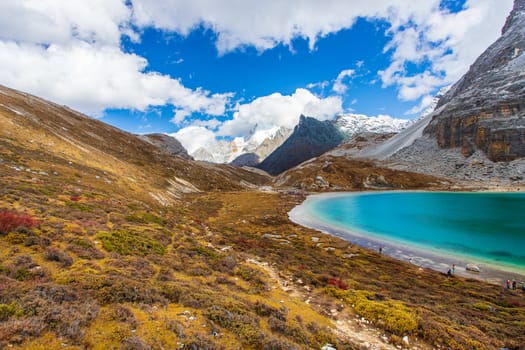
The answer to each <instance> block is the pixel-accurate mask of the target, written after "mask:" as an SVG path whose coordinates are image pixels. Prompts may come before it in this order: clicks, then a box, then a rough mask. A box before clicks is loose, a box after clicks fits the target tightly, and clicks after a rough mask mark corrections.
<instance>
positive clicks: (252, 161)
mask: <svg viewBox="0 0 525 350" xmlns="http://www.w3.org/2000/svg"><path fill="white" fill-rule="evenodd" d="M257 164H259V156H258V155H257V154H255V153H244V154H241V155H240V156H238V157H237V158H235V159H234V160H233V161H232V162H230V165H235V166H251V167H254V166H256V165H257Z"/></svg>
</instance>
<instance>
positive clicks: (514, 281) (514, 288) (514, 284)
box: [512, 278, 516, 290]
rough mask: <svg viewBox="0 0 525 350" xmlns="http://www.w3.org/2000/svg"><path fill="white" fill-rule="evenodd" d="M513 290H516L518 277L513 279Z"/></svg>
mask: <svg viewBox="0 0 525 350" xmlns="http://www.w3.org/2000/svg"><path fill="white" fill-rule="evenodd" d="M512 290H516V279H515V278H513V279H512Z"/></svg>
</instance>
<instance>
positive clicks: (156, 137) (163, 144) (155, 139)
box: [139, 134, 193, 159]
mask: <svg viewBox="0 0 525 350" xmlns="http://www.w3.org/2000/svg"><path fill="white" fill-rule="evenodd" d="M139 138H140V139H142V140H144V141H146V142H149V143H151V144H152V145H154V146H156V147H158V148H159V149H160V150H162V151H164V152H166V153H168V154H171V155H172V156H179V157H182V158H184V159H193V157H192V156H190V155H189V154H188V151H186V149H185V148H184V146H182V144H181V143H180V142H179V141H178V140H177V139H176V138H174V137H171V136H169V135H165V134H146V135H139Z"/></svg>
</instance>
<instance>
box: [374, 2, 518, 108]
mask: <svg viewBox="0 0 525 350" xmlns="http://www.w3.org/2000/svg"><path fill="white" fill-rule="evenodd" d="M434 6H435V4H434ZM511 8H512V0H504V1H499V0H469V1H467V3H466V4H465V9H464V10H463V11H461V12H458V13H449V12H446V11H436V10H434V11H428V12H427V13H422V14H421V17H420V18H418V19H416V20H413V21H410V22H406V23H403V21H398V22H399V25H395V24H394V25H393V26H392V29H391V32H392V34H393V39H392V41H391V42H390V43H389V45H388V46H387V47H386V48H385V52H388V51H389V50H392V62H391V64H390V65H389V67H388V68H387V69H385V70H383V71H380V72H379V75H380V77H381V79H382V81H383V86H390V85H396V86H398V87H399V98H400V99H401V100H416V99H418V98H420V97H422V96H425V95H426V94H428V93H429V92H431V91H435V90H436V88H438V87H441V86H444V85H448V84H451V83H454V82H456V81H457V80H458V79H459V78H460V77H461V75H463V74H464V73H465V72H466V71H467V69H468V67H469V65H470V64H472V62H474V60H475V59H476V57H478V56H479V55H480V54H481V53H482V52H483V50H484V49H485V48H486V47H487V46H488V45H489V44H491V43H492V42H494V41H495V40H496V39H497V38H498V36H499V35H500V31H499V29H500V28H501V27H502V25H503V19H504V18H505V16H506V15H507V14H508V13H509V11H510V9H511ZM392 23H396V21H392ZM422 62H426V63H427V64H428V68H427V69H426V70H424V71H422V72H421V71H420V72H416V73H410V72H407V68H406V67H407V65H408V64H411V63H412V64H419V63H422Z"/></svg>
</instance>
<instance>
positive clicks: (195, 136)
mask: <svg viewBox="0 0 525 350" xmlns="http://www.w3.org/2000/svg"><path fill="white" fill-rule="evenodd" d="M170 136H173V137H175V138H176V139H177V140H179V142H180V143H181V144H182V145H183V146H184V148H186V150H187V151H188V152H189V153H190V154H191V153H193V152H195V151H196V150H198V149H199V148H201V147H206V148H209V147H212V146H213V145H214V144H216V143H217V141H216V140H215V134H214V132H213V131H211V130H209V129H207V128H206V127H204V126H188V127H186V128H183V129H180V130H179V131H177V132H176V133H174V134H170Z"/></svg>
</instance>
